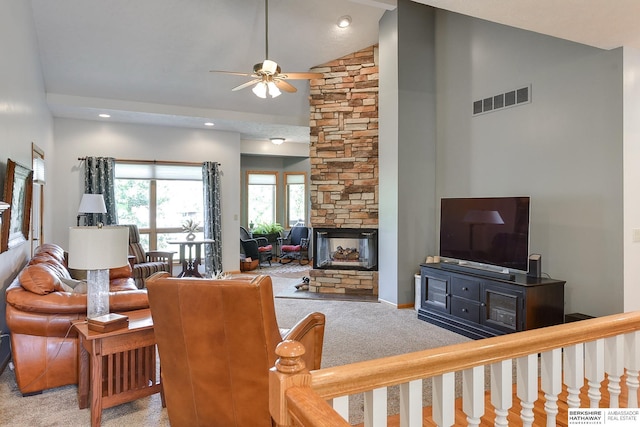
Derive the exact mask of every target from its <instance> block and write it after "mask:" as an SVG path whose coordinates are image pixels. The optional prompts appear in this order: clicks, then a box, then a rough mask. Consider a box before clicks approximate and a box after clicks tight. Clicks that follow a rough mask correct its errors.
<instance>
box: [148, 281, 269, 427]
mask: <svg viewBox="0 0 640 427" xmlns="http://www.w3.org/2000/svg"><path fill="white" fill-rule="evenodd" d="M147 289H148V293H149V305H150V307H151V314H152V316H153V322H154V330H155V336H156V342H157V345H158V353H159V355H160V363H161V366H162V380H163V384H164V385H163V387H164V393H165V398H166V401H167V408H168V414H169V421H170V422H171V425H172V426H174V427H176V426H178V427H179V426H252V427H253V426H271V416H270V414H269V378H268V371H269V368H271V367H272V366H273V365H274V363H275V359H276V355H275V347H276V345H277V344H278V343H279V342H280V341H281V336H280V331H279V329H278V324H277V321H276V316H275V307H274V303H273V289H272V284H271V278H270V277H268V276H257V277H255V278H242V279H233V278H231V279H227V280H209V279H193V278H173V277H169V276H168V275H166V274H162V273H159V274H156V275H153V276H152V277H151V278H149V279H148V280H147Z"/></svg>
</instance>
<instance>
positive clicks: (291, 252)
mask: <svg viewBox="0 0 640 427" xmlns="http://www.w3.org/2000/svg"><path fill="white" fill-rule="evenodd" d="M309 231H310V229H309V227H303V226H296V227H292V228H291V230H289V233H287V235H286V236H285V237H280V238H278V246H279V248H280V263H281V264H287V263H289V262H291V261H293V260H298V262H299V263H300V265H305V264H308V263H309ZM303 260H304V261H306V262H304V263H303Z"/></svg>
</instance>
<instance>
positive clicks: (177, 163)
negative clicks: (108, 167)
mask: <svg viewBox="0 0 640 427" xmlns="http://www.w3.org/2000/svg"><path fill="white" fill-rule="evenodd" d="M78 160H80V161H84V160H87V158H86V157H78ZM114 160H115V161H116V162H120V163H142V164H150V165H185V166H202V163H197V162H171V161H167V160H131V159H114ZM213 163H216V164H218V165H220V166H222V163H218V162H213Z"/></svg>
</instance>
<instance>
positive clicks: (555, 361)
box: [540, 348, 562, 427]
mask: <svg viewBox="0 0 640 427" xmlns="http://www.w3.org/2000/svg"><path fill="white" fill-rule="evenodd" d="M541 358H542V363H541V367H540V371H541V372H540V375H541V377H542V378H541V383H542V391H544V398H545V400H546V401H545V403H544V411H545V412H546V413H547V427H555V426H556V416H557V415H558V395H559V394H560V392H561V391H562V349H560V348H556V349H554V350H551V351H545V352H544V353H542V356H541Z"/></svg>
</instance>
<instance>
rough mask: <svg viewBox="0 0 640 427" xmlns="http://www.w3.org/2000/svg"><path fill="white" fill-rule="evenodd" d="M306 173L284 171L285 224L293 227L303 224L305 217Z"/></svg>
mask: <svg viewBox="0 0 640 427" xmlns="http://www.w3.org/2000/svg"><path fill="white" fill-rule="evenodd" d="M305 181H306V174H305V173H303V172H285V174H284V185H285V188H286V218H285V224H287V226H288V227H293V226H294V225H296V224H299V225H304V223H305V218H306V217H307V203H306V202H307V192H306V183H305Z"/></svg>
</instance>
